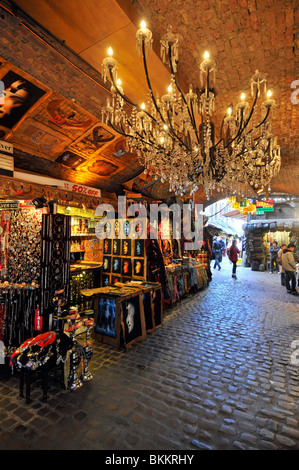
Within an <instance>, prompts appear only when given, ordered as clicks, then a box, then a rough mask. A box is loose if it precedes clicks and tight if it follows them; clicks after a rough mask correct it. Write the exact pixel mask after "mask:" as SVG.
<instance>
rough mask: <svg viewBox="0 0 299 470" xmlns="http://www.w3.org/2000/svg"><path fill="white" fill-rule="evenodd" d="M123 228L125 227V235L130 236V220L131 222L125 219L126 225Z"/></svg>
mask: <svg viewBox="0 0 299 470" xmlns="http://www.w3.org/2000/svg"><path fill="white" fill-rule="evenodd" d="M123 229H124V234H125V236H126V237H128V236H129V234H130V222H129V221H128V220H125V221H124V227H123Z"/></svg>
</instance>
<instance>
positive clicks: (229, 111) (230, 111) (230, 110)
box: [227, 107, 232, 115]
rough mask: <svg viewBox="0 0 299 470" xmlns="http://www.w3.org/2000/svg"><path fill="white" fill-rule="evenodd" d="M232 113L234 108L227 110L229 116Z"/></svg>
mask: <svg viewBox="0 0 299 470" xmlns="http://www.w3.org/2000/svg"><path fill="white" fill-rule="evenodd" d="M231 113H232V108H231V107H229V108H228V110H227V114H229V115H231Z"/></svg>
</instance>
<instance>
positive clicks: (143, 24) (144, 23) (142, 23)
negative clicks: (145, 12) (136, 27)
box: [140, 20, 146, 29]
mask: <svg viewBox="0 0 299 470" xmlns="http://www.w3.org/2000/svg"><path fill="white" fill-rule="evenodd" d="M140 27H141V29H145V28H146V22H145V21H144V20H142V21H141V23H140Z"/></svg>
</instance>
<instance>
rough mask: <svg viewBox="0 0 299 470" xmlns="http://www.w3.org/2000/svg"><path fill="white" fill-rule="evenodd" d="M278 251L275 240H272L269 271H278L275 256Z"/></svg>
mask: <svg viewBox="0 0 299 470" xmlns="http://www.w3.org/2000/svg"><path fill="white" fill-rule="evenodd" d="M278 252H279V247H278V246H277V242H273V244H272V246H270V273H273V272H274V266H275V271H277V272H279V268H278V263H277V256H278Z"/></svg>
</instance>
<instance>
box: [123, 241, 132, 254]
mask: <svg viewBox="0 0 299 470" xmlns="http://www.w3.org/2000/svg"><path fill="white" fill-rule="evenodd" d="M131 251H132V250H131V240H130V239H129V238H125V239H123V240H122V241H121V253H122V256H131Z"/></svg>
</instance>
